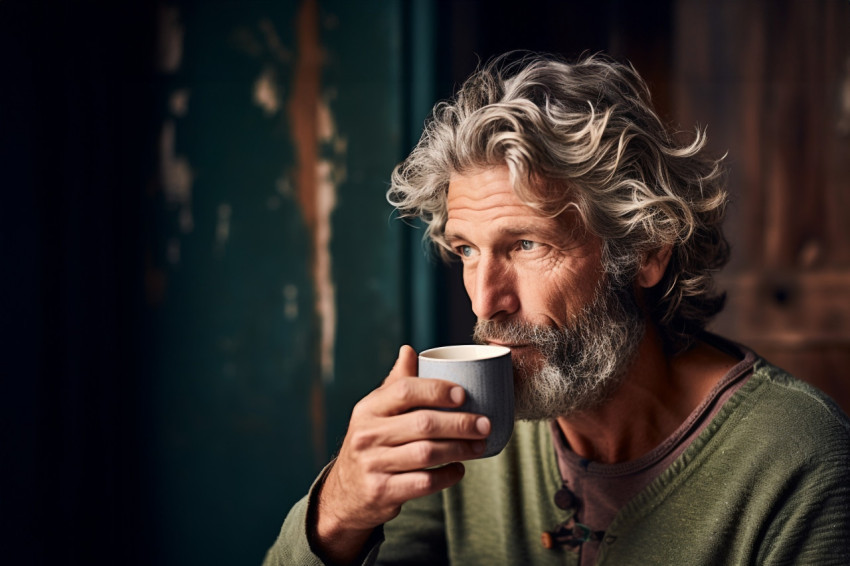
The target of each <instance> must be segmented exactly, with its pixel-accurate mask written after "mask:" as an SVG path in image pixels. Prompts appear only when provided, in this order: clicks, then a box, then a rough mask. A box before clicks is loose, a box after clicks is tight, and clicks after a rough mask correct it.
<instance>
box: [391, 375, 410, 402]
mask: <svg viewBox="0 0 850 566" xmlns="http://www.w3.org/2000/svg"><path fill="white" fill-rule="evenodd" d="M392 387H393V394H394V395H395V398H396V400H398V401H399V402H401V403H405V402H407V401H410V399H411V398H412V397H413V386H412V384H411V383H410V381H407V380H399V381H396V382H394V383H393V384H392Z"/></svg>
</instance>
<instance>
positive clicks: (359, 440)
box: [349, 430, 373, 451]
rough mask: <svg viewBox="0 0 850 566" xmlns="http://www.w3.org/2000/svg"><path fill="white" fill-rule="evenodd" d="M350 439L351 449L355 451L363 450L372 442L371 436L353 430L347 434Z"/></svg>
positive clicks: (364, 432)
mask: <svg viewBox="0 0 850 566" xmlns="http://www.w3.org/2000/svg"><path fill="white" fill-rule="evenodd" d="M349 438H350V439H351V448H353V449H354V450H356V451H361V450H365V449H366V448H368V447H370V446H371V445H372V442H373V435H372V434H370V433H368V432H366V431H362V430H355V431H352V432H351V433H350V434H349Z"/></svg>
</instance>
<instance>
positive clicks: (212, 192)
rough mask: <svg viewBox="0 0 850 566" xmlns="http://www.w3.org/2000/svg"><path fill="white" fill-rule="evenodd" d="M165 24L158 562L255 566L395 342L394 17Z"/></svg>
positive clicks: (226, 17) (158, 212)
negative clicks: (391, 183) (390, 192)
mask: <svg viewBox="0 0 850 566" xmlns="http://www.w3.org/2000/svg"><path fill="white" fill-rule="evenodd" d="M158 25H159V41H158V43H157V53H158V60H157V69H158V70H159V73H160V75H159V76H160V79H161V81H160V88H161V93H160V98H161V101H162V103H161V123H160V126H159V131H160V136H159V148H158V152H157V153H158V156H159V157H158V161H159V163H158V173H157V176H156V178H155V179H154V180H152V183H151V186H152V190H151V191H150V193H149V195H148V202H149V210H150V215H149V218H150V235H149V237H148V239H147V242H146V247H147V249H148V254H147V255H148V260H147V274H146V281H147V282H148V297H149V301H148V303H149V309H150V318H151V321H150V327H151V328H152V333H153V337H152V340H151V350H150V352H149V359H150V364H151V366H152V372H151V373H152V375H153V376H154V377H153V379H155V381H156V383H155V387H154V389H155V391H156V401H155V405H156V427H155V430H154V431H153V432H152V435H153V438H154V442H155V443H156V454H157V457H156V458H157V460H156V462H154V464H153V465H154V466H155V468H156V474H157V477H158V489H157V505H158V506H159V507H160V509H161V511H162V512H161V514H160V515H161V516H162V524H161V525H159V526H158V528H159V530H160V533H159V535H160V538H161V541H160V542H161V547H162V552H161V554H162V556H160V557H159V558H160V559H161V560H159V561H158V563H160V564H171V563H174V564H176V563H178V562H181V563H182V562H186V561H187V560H188V561H190V562H204V563H214V564H223V563H234V562H236V563H239V562H244V561H245V557H246V556H247V555H248V554H250V555H251V556H252V560H253V561H254V562H257V563H259V562H260V561H261V559H262V553H263V552H264V551H265V548H266V547H267V546H268V544H271V542H272V541H273V540H274V537H275V534H276V532H277V530H278V529H279V527H280V521H281V520H282V517H283V516H284V515H285V514H286V511H287V510H288V508H289V506H291V505H292V503H294V501H295V500H297V499H298V498H300V497H301V496H302V495H303V493H304V492H305V491H306V489H307V488H308V487H309V484H310V482H311V481H312V479H313V477H314V475H315V473H316V472H317V471H318V469H319V468H320V467H321V466H322V465H324V463H325V462H326V461H327V459H328V457H329V455H330V454H331V453H332V451H333V450H334V449H335V447H336V446H337V445H338V444H339V442H340V440H341V437H342V434H343V431H344V428H345V424H346V422H347V416H348V414H349V413H350V410H351V407H352V406H353V404H354V403H355V402H356V401H357V399H359V398H360V397H361V396H362V395H364V394H365V393H366V392H367V391H368V390H369V389H371V388H372V387H374V385H375V384H377V383H378V382H380V381H381V380H382V379H383V377H384V376H385V374H386V372H387V371H388V369H389V367H391V365H392V362H393V360H394V356H395V353H396V352H397V350H398V346H399V345H400V344H401V341H402V336H401V328H402V314H403V313H402V312H401V311H402V306H401V297H402V293H401V288H400V287H401V281H402V275H401V271H402V269H403V266H404V265H405V264H404V261H403V260H402V259H401V258H400V254H401V249H402V240H401V238H400V234H399V230H400V229H401V227H400V225H393V224H391V223H389V222H388V218H389V217H390V210H389V206H388V205H387V204H386V200H385V198H384V193H385V191H386V182H387V180H388V178H389V173H390V171H391V170H392V167H393V166H394V165H395V163H396V162H397V161H398V160H399V158H400V156H401V154H402V152H403V149H402V147H401V135H400V132H399V128H400V123H401V122H402V120H401V116H400V114H401V108H402V104H401V95H402V88H401V87H402V84H401V80H400V67H399V65H400V57H401V50H400V45H401V40H400V35H399V34H400V25H401V7H400V4H399V3H398V2H389V3H387V2H377V1H375V2H371V1H370V2H365V3H355V5H351V4H350V3H347V2H343V1H341V0H337V1H324V2H320V1H317V0H303V1H301V2H288V3H274V4H269V3H263V2H245V3H209V4H207V3H203V4H191V5H189V4H188V3H184V2H168V3H163V7H162V9H161V10H160V18H159V24H158ZM364 34H365V35H364ZM211 494H215V495H214V496H211ZM209 532H216V533H219V535H218V536H217V537H215V538H216V540H213V541H210V540H209V537H208V533H209ZM199 549H201V550H199ZM246 549H249V550H246ZM190 551H191V552H190ZM199 552H200V553H201V554H203V556H200V555H199V554H198V553H199ZM246 552H247V553H248V554H246Z"/></svg>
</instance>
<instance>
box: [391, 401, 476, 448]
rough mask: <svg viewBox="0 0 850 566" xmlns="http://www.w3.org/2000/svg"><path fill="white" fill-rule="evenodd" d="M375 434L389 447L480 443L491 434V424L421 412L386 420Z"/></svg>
mask: <svg viewBox="0 0 850 566" xmlns="http://www.w3.org/2000/svg"><path fill="white" fill-rule="evenodd" d="M375 434H376V436H377V435H380V436H381V438H382V439H383V443H384V444H385V445H388V446H399V445H401V444H407V443H409V442H415V441H418V440H428V439H432V440H477V439H482V438H487V436H488V435H489V434H490V420H489V419H488V418H487V417H485V416H483V415H476V414H473V413H460V412H447V411H432V410H427V409H420V410H416V411H410V412H407V413H404V414H401V415H397V416H395V417H391V418H389V419H386V421H384V422H383V423H382V424H381V426H380V429H379V430H377V431H375Z"/></svg>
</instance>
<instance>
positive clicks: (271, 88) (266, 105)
mask: <svg viewBox="0 0 850 566" xmlns="http://www.w3.org/2000/svg"><path fill="white" fill-rule="evenodd" d="M254 104H256V105H257V106H259V107H260V108H262V109H263V112H264V113H265V115H266V117H271V116H274V115H275V114H277V111H278V110H280V106H281V93H280V88H278V85H277V74H276V73H275V70H274V68H272V67H266V68H265V69H263V72H262V73H260V76H259V77H257V80H256V81H254Z"/></svg>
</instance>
